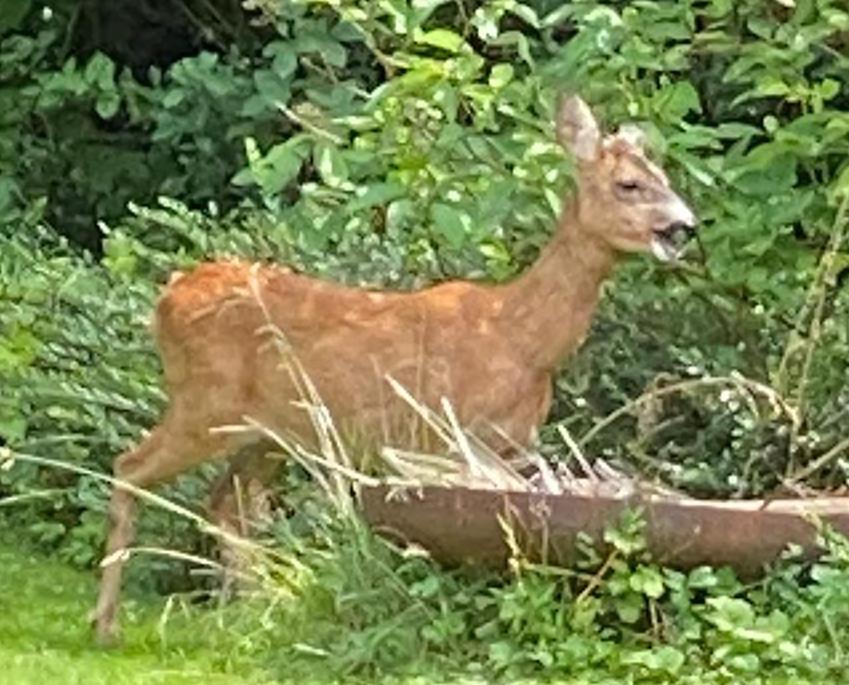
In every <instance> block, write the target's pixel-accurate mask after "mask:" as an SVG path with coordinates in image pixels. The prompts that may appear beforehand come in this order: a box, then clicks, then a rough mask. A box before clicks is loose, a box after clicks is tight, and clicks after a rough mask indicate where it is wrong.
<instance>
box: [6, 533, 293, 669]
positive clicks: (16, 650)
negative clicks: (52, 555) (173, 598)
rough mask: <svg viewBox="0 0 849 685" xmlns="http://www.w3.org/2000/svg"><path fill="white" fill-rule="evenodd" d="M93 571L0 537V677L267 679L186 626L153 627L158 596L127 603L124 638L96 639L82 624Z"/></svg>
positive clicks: (92, 588) (90, 598)
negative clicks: (102, 643)
mask: <svg viewBox="0 0 849 685" xmlns="http://www.w3.org/2000/svg"><path fill="white" fill-rule="evenodd" d="M95 589H96V587H95V578H94V575H93V574H90V573H85V572H80V571H76V570H74V569H71V568H68V567H66V566H64V565H62V564H60V563H57V562H55V561H51V560H48V559H44V558H41V557H38V556H36V555H34V554H32V553H28V552H27V551H24V550H21V549H18V548H16V547H15V546H14V545H13V544H12V543H11V542H10V541H9V540H6V541H0V664H2V672H0V682H3V683H10V684H12V683H14V685H29V684H30V683H33V684H37V685H53V684H54V683H55V684H56V685H59V684H62V685H72V684H74V683H86V685H100V684H101V683H103V684H104V685H105V684H107V683H108V684H109V685H120V684H122V683H128V684H129V683H132V685H158V684H159V683H162V684H167V685H182V684H183V683H186V684H187V685H188V684H189V683H192V684H196V683H204V684H205V685H218V684H219V683H220V684H222V685H223V684H225V683H226V684H227V685H241V684H242V683H244V684H247V683H250V684H251V685H271V684H272V683H275V682H277V681H275V680H274V679H273V678H272V677H271V676H270V675H269V674H268V673H267V672H265V671H264V670H263V669H261V668H259V667H257V666H254V665H251V664H248V663H245V662H239V663H234V661H233V660H232V659H231V658H230V657H229V655H228V654H227V653H226V652H223V651H222V650H220V649H219V648H218V647H220V645H218V644H216V643H215V641H214V640H209V641H207V637H208V636H206V635H205V634H204V633H198V632H197V631H191V630H189V628H190V626H188V625H183V626H182V627H180V626H179V624H178V626H177V627H176V628H175V629H170V628H169V629H168V632H167V643H163V640H162V638H161V637H160V634H159V630H158V628H159V617H160V615H161V608H162V606H163V605H162V602H161V601H159V602H153V601H151V602H150V603H149V604H146V603H139V602H138V601H136V602H132V601H129V602H127V608H128V609H129V610H128V611H127V612H126V614H125V617H126V618H125V621H124V630H125V638H124V645H123V647H121V648H120V649H117V650H105V649H101V648H98V647H97V646H95V644H94V642H93V640H92V637H91V633H90V631H89V627H88V623H87V615H88V612H89V611H90V610H91V607H92V602H93V600H94V597H95Z"/></svg>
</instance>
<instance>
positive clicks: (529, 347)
mask: <svg viewBox="0 0 849 685" xmlns="http://www.w3.org/2000/svg"><path fill="white" fill-rule="evenodd" d="M577 215H578V212H577V208H576V206H575V205H574V203H572V204H569V205H567V206H566V207H565V208H564V210H563V213H562V214H561V217H560V222H559V225H558V228H557V231H556V233H555V235H554V237H553V238H552V240H551V242H550V243H549V244H548V245H547V246H546V247H545V248H544V250H543V252H542V254H541V255H540V257H539V259H538V260H537V261H536V263H535V264H534V265H533V266H532V267H531V268H530V269H528V270H527V271H526V272H525V273H524V274H522V275H521V276H519V277H518V278H516V279H515V280H514V281H512V282H510V283H508V284H506V285H505V286H504V290H505V292H504V300H503V303H504V305H503V309H502V312H501V316H502V322H503V324H504V325H505V327H506V328H505V333H506V335H508V336H509V337H510V338H512V339H513V340H515V342H516V345H517V347H518V349H519V350H520V351H521V352H522V353H523V354H524V355H525V356H526V358H527V359H528V361H529V362H530V363H531V364H533V365H534V366H536V367H537V368H541V369H545V370H551V369H553V368H555V367H556V366H557V365H558V364H559V363H560V362H562V361H563V359H564V358H565V357H567V356H568V355H569V354H571V353H572V352H574V351H575V350H576V349H577V348H578V347H579V346H580V345H581V343H582V342H583V340H584V338H585V337H586V335H587V331H588V330H589V327H590V324H591V323H592V318H593V314H594V313H595V309H596V306H597V304H598V300H599V296H600V292H601V284H602V283H603V282H604V280H605V279H606V278H607V276H608V275H609V274H610V272H611V270H612V269H613V266H614V265H615V263H616V254H615V252H614V251H613V249H611V248H610V247H609V246H607V245H605V244H604V243H602V242H601V241H600V240H597V239H593V238H591V237H587V236H585V235H582V234H581V231H580V226H579V223H578V218H577Z"/></svg>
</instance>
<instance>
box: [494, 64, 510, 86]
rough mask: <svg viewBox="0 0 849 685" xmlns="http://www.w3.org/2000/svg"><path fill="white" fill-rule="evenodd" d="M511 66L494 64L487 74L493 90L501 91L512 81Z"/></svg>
mask: <svg viewBox="0 0 849 685" xmlns="http://www.w3.org/2000/svg"><path fill="white" fill-rule="evenodd" d="M513 72H514V69H513V65H511V64H496V65H495V66H494V67H492V71H490V72H489V85H490V86H491V87H493V88H495V89H501V88H503V87H504V86H506V85H507V84H508V83H510V81H512V80H513Z"/></svg>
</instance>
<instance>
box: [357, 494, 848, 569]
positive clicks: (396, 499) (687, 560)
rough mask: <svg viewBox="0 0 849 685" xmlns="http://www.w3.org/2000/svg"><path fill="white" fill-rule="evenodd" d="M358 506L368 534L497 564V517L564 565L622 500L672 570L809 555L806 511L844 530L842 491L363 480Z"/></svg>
mask: <svg viewBox="0 0 849 685" xmlns="http://www.w3.org/2000/svg"><path fill="white" fill-rule="evenodd" d="M362 506H363V512H364V516H365V519H366V521H367V522H368V523H369V524H370V525H371V526H372V527H373V528H374V529H375V530H376V531H377V532H378V533H380V534H382V535H385V536H388V537H392V538H395V539H396V540H400V541H403V542H406V543H416V544H418V545H421V546H422V547H424V548H425V549H427V550H428V551H429V552H430V554H431V555H432V556H433V558H434V559H436V560H437V561H439V562H442V563H446V564H452V565H453V564H463V563H473V564H478V565H485V566H496V567H497V566H502V565H503V564H504V563H505V562H506V561H507V559H508V558H509V556H510V551H509V549H508V545H507V543H506V541H505V533H504V528H503V526H502V523H501V521H506V522H509V524H510V526H511V528H512V530H513V531H514V533H515V539H516V541H517V542H518V544H519V547H520V549H521V550H522V552H523V553H524V554H525V555H527V556H528V557H529V558H530V559H532V560H535V561H542V562H545V563H551V564H559V565H569V564H571V563H572V562H573V561H574V560H575V554H576V541H577V537H578V534H579V533H584V534H586V535H588V536H589V537H590V538H591V539H593V540H594V541H596V543H598V544H601V541H602V536H603V533H604V530H605V529H606V528H608V527H609V526H611V525H614V524H615V523H616V522H617V520H618V519H619V516H620V515H621V514H622V512H623V511H624V510H625V509H626V508H637V509H640V510H641V511H642V513H643V516H644V518H645V520H646V524H647V525H646V536H647V542H648V548H649V551H650V552H651V554H652V556H653V558H654V559H655V560H657V561H658V562H660V563H662V564H664V565H666V566H669V567H672V568H678V569H689V568H694V567H696V566H700V565H703V564H709V565H712V566H723V565H729V566H731V567H732V568H734V569H735V570H736V571H737V572H738V573H739V574H740V575H741V576H742V577H744V578H745V577H753V576H756V575H758V574H759V573H760V572H761V571H762V570H763V568H764V566H765V565H767V564H769V563H770V562H772V561H774V560H776V559H777V558H778V556H779V555H780V554H781V553H782V552H783V551H784V550H786V549H787V547H788V545H790V544H795V545H799V546H800V547H802V548H803V550H805V552H806V553H807V554H812V553H813V552H814V551H815V544H814V543H815V536H816V526H815V523H814V520H813V519H812V518H811V515H816V517H817V518H819V519H820V520H822V521H824V522H828V523H830V525H831V526H832V527H833V528H834V529H835V530H836V531H838V532H840V533H842V534H844V535H849V497H847V498H819V499H809V500H771V501H768V502H766V501H763V500H746V501H739V502H738V501H712V500H692V499H682V500H679V499H668V498H661V497H658V496H639V495H637V496H633V497H631V498H627V499H623V498H613V497H603V496H598V497H589V496H583V495H545V494H536V493H528V492H503V491H497V490H476V489H469V488H444V487H423V488H420V489H414V490H404V491H398V490H396V489H390V488H389V487H388V486H377V487H366V488H363V490H362ZM500 519H501V521H500Z"/></svg>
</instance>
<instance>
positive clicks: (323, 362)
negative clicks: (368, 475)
mask: <svg viewBox="0 0 849 685" xmlns="http://www.w3.org/2000/svg"><path fill="white" fill-rule="evenodd" d="M556 131H557V138H558V141H559V142H560V143H561V145H562V146H563V147H564V148H566V150H568V151H569V152H571V153H572V154H573V155H574V156H575V158H576V160H577V167H578V173H577V192H576V194H575V195H574V197H572V198H571V199H567V200H566V201H565V202H564V205H563V210H562V214H561V217H560V220H559V224H558V228H557V230H556V232H555V234H554V236H553V238H552V239H551V241H550V243H549V245H548V246H547V247H546V248H545V249H544V251H543V252H542V254H541V256H540V257H539V259H538V260H537V262H536V263H535V264H534V265H533V266H532V267H531V268H530V269H529V270H527V271H526V272H525V273H524V274H522V275H520V276H519V277H517V278H515V279H514V280H512V281H510V282H507V283H505V284H499V285H486V284H480V283H473V282H466V281H453V282H447V283H444V284H441V285H437V286H435V287H431V288H427V289H424V290H420V291H417V292H410V293H401V292H395V293H393V292H378V291H367V290H362V289H356V288H348V287H343V286H340V285H335V284H332V283H329V282H323V281H321V280H317V279H315V278H310V277H308V276H303V275H300V274H296V273H293V272H291V271H289V270H288V269H285V268H283V267H280V266H274V265H258V264H249V263H244V262H239V261H219V262H212V263H206V264H202V265H200V266H198V267H197V268H196V269H194V270H193V271H192V272H191V273H188V274H184V275H178V276H176V277H175V278H173V279H172V281H171V283H170V284H169V285H168V286H167V287H166V288H165V291H164V294H163V295H162V297H161V299H160V300H159V303H158V305H157V308H156V313H155V319H154V330H155V333H156V339H157V343H158V347H159V350H160V353H161V357H162V363H163V366H164V374H165V382H166V385H167V391H168V395H169V397H170V405H169V407H168V409H167V411H166V413H165V415H164V417H163V418H162V421H161V423H160V424H159V425H158V426H157V427H156V428H155V429H154V430H153V431H152V432H151V433H150V434H149V435H148V436H147V437H145V438H144V439H143V440H142V441H141V444H139V446H138V447H136V448H135V449H131V450H129V451H127V452H126V453H124V454H122V455H121V456H120V457H119V458H118V459H117V460H116V462H115V466H114V472H115V477H116V478H117V479H119V480H121V481H125V482H128V483H130V484H132V485H133V486H136V487H142V488H147V487H150V486H152V485H154V484H156V483H160V482H162V481H165V480H168V479H171V478H173V477H175V476H176V475H178V474H180V473H182V472H184V471H186V470H188V469H190V468H192V467H194V466H196V465H198V464H200V463H201V462H203V461H205V460H208V459H212V458H223V457H232V456H233V455H234V454H235V453H236V452H237V451H239V452H240V456H239V458H232V459H231V461H230V467H229V470H228V472H227V473H226V474H225V475H224V476H223V477H222V480H221V481H220V482H219V484H218V485H217V486H216V487H215V490H214V493H213V495H212V498H211V510H212V514H213V517H214V522H215V523H218V524H219V525H221V526H223V527H225V529H227V528H229V529H232V528H233V527H234V526H235V525H236V521H237V520H238V518H237V508H238V507H237V502H236V493H235V492H234V489H233V488H234V485H233V484H234V479H236V478H238V479H241V482H242V483H245V484H247V483H248V482H249V481H251V480H256V481H259V482H260V483H261V482H263V481H266V480H268V479H269V478H270V477H271V476H272V474H273V473H274V470H275V466H276V465H277V461H275V460H271V459H267V458H264V452H263V450H264V448H265V447H266V445H264V444H263V441H262V440H261V439H260V438H259V437H253V438H250V437H249V436H247V434H245V433H239V434H234V433H232V432H221V431H213V430H211V429H214V428H215V427H217V426H222V425H228V424H234V423H239V422H241V421H242V417H243V416H246V415H247V416H250V417H252V418H253V419H255V420H257V421H259V422H261V423H262V424H264V425H266V426H268V427H270V428H271V429H273V430H274V431H277V432H279V433H281V434H286V435H290V436H296V437H297V439H300V440H304V441H307V442H310V441H311V438H310V435H311V433H312V424H311V422H310V419H309V417H308V415H307V412H305V411H304V409H303V407H302V406H296V405H297V402H296V401H297V400H299V399H300V398H299V397H298V392H297V390H296V388H295V384H294V381H293V379H292V377H291V376H290V375H288V374H287V373H285V372H281V371H280V369H279V365H280V359H279V353H278V352H277V351H275V349H274V347H273V346H272V345H269V344H268V337H269V333H268V325H267V324H268V323H269V322H270V323H272V324H274V325H275V326H276V327H278V328H279V329H280V330H281V331H282V332H283V333H284V335H285V337H286V339H287V342H288V344H289V345H290V346H291V348H292V350H293V352H294V354H295V356H296V358H297V359H298V360H299V362H300V364H301V365H302V367H303V369H304V370H305V372H306V374H307V375H308V376H309V377H310V378H311V379H312V381H313V383H314V385H315V387H316V388H317V390H318V392H319V395H320V396H321V398H322V400H323V401H324V403H325V404H326V406H327V407H328V409H329V411H330V413H331V415H332V416H333V418H334V421H335V422H336V423H337V425H341V426H348V427H350V428H353V429H356V430H357V432H358V435H359V436H366V437H367V438H370V439H371V440H373V441H374V442H375V443H377V442H379V441H380V440H381V439H382V437H383V432H384V430H385V427H386V418H387V416H389V417H393V416H396V417H397V416H400V415H403V413H404V412H405V411H406V409H407V408H406V405H405V404H404V402H403V401H402V400H401V399H400V398H399V397H397V396H396V395H395V394H394V393H393V392H392V391H391V390H390V389H389V386H388V385H387V381H386V378H385V376H386V374H391V375H392V376H393V378H395V379H396V380H397V381H398V382H399V383H400V384H401V385H403V386H405V387H406V388H408V389H410V391H411V392H412V393H414V394H415V395H416V397H417V399H418V400H419V401H421V402H422V404H424V405H425V406H428V407H436V406H438V404H439V402H440V399H441V398H443V397H445V398H447V399H448V400H449V401H450V402H451V404H452V406H453V408H454V410H455V412H456V415H457V417H458V419H459V421H460V423H461V424H462V425H464V426H468V427H470V428H471V429H472V430H473V431H475V432H476V433H477V434H478V435H479V436H481V437H482V438H483V439H484V440H485V441H488V442H489V443H490V444H493V443H495V444H496V448H497V449H498V448H499V445H500V446H501V447H503V446H504V443H502V442H499V441H502V440H504V439H505V436H506V438H507V443H509V442H510V441H513V442H514V443H517V444H520V445H523V444H527V443H528V441H529V440H531V438H532V435H533V433H534V431H535V430H536V428H537V427H538V426H539V425H540V424H542V422H543V421H544V420H545V418H546V414H547V413H548V409H549V403H550V400H551V382H552V375H553V373H554V372H555V370H556V368H557V366H558V364H559V363H560V362H561V361H562V360H563V359H564V357H566V356H567V355H568V354H570V353H571V352H573V351H574V350H575V349H576V348H577V347H578V346H579V345H580V344H581V342H582V341H583V339H584V337H585V335H586V333H587V330H588V328H589V326H590V320H591V318H592V315H593V311H594V310H595V308H596V304H597V302H598V299H599V290H600V286H601V283H602V282H603V281H604V279H605V278H606V277H607V276H608V274H609V273H610V271H611V269H612V267H613V266H614V264H615V263H616V261H617V258H618V256H619V255H621V254H623V253H628V252H636V251H650V252H652V253H654V254H655V256H657V257H658V258H660V259H664V260H667V259H672V258H674V257H676V256H677V254H678V252H679V250H678V246H679V244H680V242H681V241H680V240H679V238H681V237H682V235H683V236H686V235H687V234H688V233H689V232H690V231H691V230H692V229H693V228H694V226H695V217H694V215H693V213H692V212H691V211H690V209H689V208H688V207H687V205H686V204H685V203H684V202H683V201H682V200H681V198H680V197H679V196H678V195H676V194H675V192H673V190H672V189H671V188H670V186H669V182H668V180H667V178H666V176H665V174H664V173H663V171H661V170H660V169H659V168H657V167H656V166H655V165H654V164H652V163H651V162H650V161H649V160H648V159H647V158H646V156H645V154H644V152H643V149H642V146H641V142H640V141H639V140H638V138H637V137H636V136H635V135H634V134H633V132H632V131H633V129H632V130H631V131H628V130H626V129H621V130H620V132H619V133H617V134H615V135H609V136H606V137H603V136H602V135H601V133H600V131H599V127H598V125H597V123H596V121H595V119H594V117H593V115H592V113H591V111H590V109H589V107H587V105H586V104H585V103H584V101H583V100H581V99H580V98H578V97H575V96H572V97H569V98H567V99H564V100H563V101H562V103H561V105H560V107H559V110H558V114H557V119H556ZM251 293H254V295H256V294H257V293H259V295H260V297H256V296H252V295H251ZM492 427H497V428H498V429H500V430H499V431H496V430H490V429H491V428H492ZM251 441H253V444H251ZM245 447H248V448H249V449H248V450H247V452H246V453H245V452H244V450H243V448H245ZM250 448H253V449H250ZM134 518H135V498H134V496H133V494H132V493H131V492H129V491H128V490H127V489H125V488H122V487H121V485H120V484H118V485H116V486H115V487H114V488H113V492H112V499H111V502H110V505H109V519H110V522H111V530H110V532H109V539H108V543H107V550H106V553H107V558H106V562H105V563H104V570H103V576H102V580H101V587H100V597H99V600H98V604H97V608H96V610H95V613H94V619H95V622H96V628H97V633H98V635H99V637H100V638H101V639H102V640H105V641H108V640H110V639H111V638H112V637H113V635H114V634H115V633H116V632H117V630H116V628H117V622H116V613H117V607H118V595H119V592H120V584H121V570H122V565H123V563H124V559H123V555H122V554H121V550H124V549H126V548H127V546H128V545H129V544H131V540H132V536H133V525H134Z"/></svg>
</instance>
